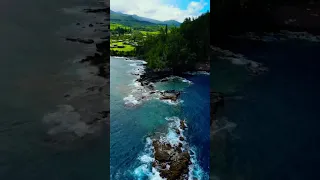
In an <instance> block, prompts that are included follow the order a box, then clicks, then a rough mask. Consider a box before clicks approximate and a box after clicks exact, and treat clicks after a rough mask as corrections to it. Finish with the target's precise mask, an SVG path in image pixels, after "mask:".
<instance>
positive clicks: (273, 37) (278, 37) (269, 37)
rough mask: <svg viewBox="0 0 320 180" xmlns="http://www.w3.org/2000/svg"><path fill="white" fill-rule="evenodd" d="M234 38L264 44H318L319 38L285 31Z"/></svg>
mask: <svg viewBox="0 0 320 180" xmlns="http://www.w3.org/2000/svg"><path fill="white" fill-rule="evenodd" d="M232 37H234V38H242V39H250V40H254V41H264V42H275V41H287V40H291V39H295V40H304V41H310V42H320V36H319V35H318V36H317V35H313V34H310V33H308V32H292V31H287V30H282V31H280V32H279V33H267V32H265V33H263V34H262V35H257V34H256V33H254V32H248V33H246V34H245V35H241V36H232Z"/></svg>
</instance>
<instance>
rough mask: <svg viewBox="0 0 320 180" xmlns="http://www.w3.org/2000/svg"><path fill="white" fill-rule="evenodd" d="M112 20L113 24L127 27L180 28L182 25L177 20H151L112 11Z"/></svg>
mask: <svg viewBox="0 0 320 180" xmlns="http://www.w3.org/2000/svg"><path fill="white" fill-rule="evenodd" d="M110 20H111V22H115V23H119V24H123V25H126V26H131V27H132V26H139V25H140V26H146V25H149V26H156V25H165V24H167V25H168V26H180V23H179V22H178V21H175V20H168V21H159V20H155V19H151V18H146V17H141V16H137V15H128V14H124V13H121V12H115V11H112V10H110Z"/></svg>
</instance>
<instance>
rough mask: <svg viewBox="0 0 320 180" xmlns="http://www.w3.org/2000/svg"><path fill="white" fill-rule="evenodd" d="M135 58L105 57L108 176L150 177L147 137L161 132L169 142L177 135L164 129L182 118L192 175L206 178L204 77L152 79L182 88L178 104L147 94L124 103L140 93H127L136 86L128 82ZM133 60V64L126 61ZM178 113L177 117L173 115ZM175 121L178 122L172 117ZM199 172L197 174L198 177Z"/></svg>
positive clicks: (159, 85) (159, 86)
mask: <svg viewBox="0 0 320 180" xmlns="http://www.w3.org/2000/svg"><path fill="white" fill-rule="evenodd" d="M134 64H136V63H135V62H128V61H125V60H124V59H117V58H113V57H111V64H110V77H111V78H110V87H111V92H110V131H111V136H110V139H111V142H110V170H111V174H110V177H111V179H121V180H122V179H130V180H131V179H149V178H151V177H156V175H154V174H152V173H151V161H148V159H150V158H152V152H150V150H149V146H148V142H147V141H146V140H147V138H148V137H152V136H153V135H154V133H156V132H158V133H164V134H166V135H167V137H168V138H169V140H170V141H176V140H177V139H178V137H175V136H174V135H172V134H170V128H169V123H171V121H169V120H168V118H169V119H171V120H173V122H175V121H177V120H179V119H186V121H187V124H188V130H187V131H186V132H185V133H184V135H185V137H186V138H187V141H188V143H189V145H190V146H191V147H192V149H193V150H195V152H196V157H195V160H196V161H197V162H196V163H195V165H197V166H199V167H195V168H194V169H195V173H198V175H195V176H194V177H200V179H208V178H207V177H206V174H208V172H209V167H208V166H209V165H208V164H209V163H208V162H209V148H208V147H209V146H208V145H209V116H210V115H209V110H210V106H209V102H210V101H209V98H208V97H209V88H210V83H209V80H210V78H209V76H205V75H197V76H189V77H187V78H186V79H188V80H190V81H192V82H193V84H191V85H190V84H188V83H186V82H182V81H181V80H172V81H169V82H165V83H156V84H155V86H156V89H159V90H164V89H176V90H183V93H182V97H181V99H182V100H183V102H182V103H179V104H175V105H173V104H168V103H165V102H162V101H160V100H158V99H154V98H150V99H149V100H147V101H141V102H140V104H137V105H135V106H128V104H127V105H125V102H127V103H129V102H134V99H132V98H131V99H130V98H129V100H126V97H128V96H130V94H131V95H133V97H135V98H138V97H139V96H141V93H139V92H138V93H137V92H132V91H134V90H137V89H139V88H140V87H139V86H135V85H134V83H133V82H134V79H136V76H134V75H131V74H130V71H132V70H133V69H137V68H140V69H141V67H137V66H135V65H134ZM132 65H133V66H132ZM174 117H176V118H179V119H175V118H174ZM178 122H179V121H178ZM201 177H202V178H201Z"/></svg>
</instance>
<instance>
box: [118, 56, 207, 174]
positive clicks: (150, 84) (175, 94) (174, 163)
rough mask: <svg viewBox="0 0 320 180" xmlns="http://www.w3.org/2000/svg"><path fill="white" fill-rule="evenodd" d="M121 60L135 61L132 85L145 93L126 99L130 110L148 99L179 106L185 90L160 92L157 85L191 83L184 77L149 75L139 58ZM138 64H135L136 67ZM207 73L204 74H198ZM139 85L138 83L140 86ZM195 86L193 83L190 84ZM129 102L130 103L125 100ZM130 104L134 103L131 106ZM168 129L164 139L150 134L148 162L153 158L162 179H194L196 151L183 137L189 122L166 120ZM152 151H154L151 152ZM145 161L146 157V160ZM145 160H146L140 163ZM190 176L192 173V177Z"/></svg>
mask: <svg viewBox="0 0 320 180" xmlns="http://www.w3.org/2000/svg"><path fill="white" fill-rule="evenodd" d="M113 58H116V59H118V58H119V60H121V61H128V62H132V63H133V64H130V66H131V65H132V66H133V67H135V69H133V72H131V74H132V75H134V76H136V79H135V80H134V82H133V84H135V86H137V90H139V92H140V91H141V92H142V94H143V95H142V96H141V97H140V95H133V96H132V95H129V96H128V97H126V98H124V101H125V104H126V105H127V106H129V107H132V106H138V105H140V103H141V102H143V101H145V100H149V99H150V98H149V97H151V98H152V97H154V98H156V99H159V100H160V101H163V102H165V103H166V104H169V105H176V104H179V103H180V101H181V100H180V93H183V92H182V91H179V90H175V89H171V90H162V91H161V90H157V89H155V87H154V84H155V83H157V82H165V81H171V80H172V78H174V79H179V81H180V80H181V81H183V82H188V81H187V80H186V79H184V78H183V77H178V76H174V75H173V74H172V73H167V72H164V71H157V72H153V71H152V73H150V72H149V73H146V72H148V70H145V68H146V63H144V61H142V60H139V59H137V58H134V59H133V58H131V59H129V58H126V57H113ZM135 63H136V64H138V65H134V64H135ZM201 73H204V72H203V71H202V72H200V73H199V74H201ZM185 75H188V76H192V75H197V73H196V72H193V73H192V72H188V73H185ZM137 83H138V84H137ZM189 83H192V82H188V84H189ZM126 100H127V101H126ZM130 102H131V103H130ZM167 121H168V126H169V127H168V129H167V131H169V132H167V133H169V134H170V135H169V134H166V133H165V135H163V136H158V135H151V136H150V137H148V138H147V142H146V146H147V147H146V148H147V149H149V150H148V151H152V155H151V154H150V157H148V159H149V158H150V159H153V160H152V162H150V163H151V164H152V169H153V170H152V171H153V172H158V173H159V174H158V175H159V177H162V178H167V179H170V180H174V179H185V178H186V177H188V176H189V177H194V175H193V173H194V172H193V171H194V168H196V167H193V166H196V161H197V160H196V158H197V157H196V155H195V151H193V150H191V149H190V147H189V144H188V142H187V141H186V137H185V136H184V135H183V131H185V130H187V123H186V121H185V120H184V119H179V117H171V118H168V119H167ZM169 136H170V137H171V136H174V137H176V139H177V140H172V139H168V138H169ZM150 149H151V150H150ZM145 158H146V157H145ZM141 161H144V160H141ZM140 168H144V165H143V166H141V167H138V168H137V169H136V170H135V173H136V174H140V173H141V171H145V170H142V169H140ZM190 173H191V174H190Z"/></svg>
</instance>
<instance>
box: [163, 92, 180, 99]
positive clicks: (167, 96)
mask: <svg viewBox="0 0 320 180" xmlns="http://www.w3.org/2000/svg"><path fill="white" fill-rule="evenodd" d="M160 95H161V97H160V99H161V100H172V101H177V99H178V98H179V96H180V91H175V90H168V91H162V92H160Z"/></svg>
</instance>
